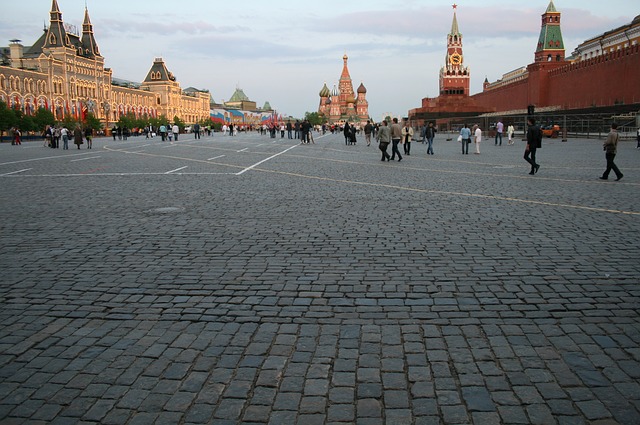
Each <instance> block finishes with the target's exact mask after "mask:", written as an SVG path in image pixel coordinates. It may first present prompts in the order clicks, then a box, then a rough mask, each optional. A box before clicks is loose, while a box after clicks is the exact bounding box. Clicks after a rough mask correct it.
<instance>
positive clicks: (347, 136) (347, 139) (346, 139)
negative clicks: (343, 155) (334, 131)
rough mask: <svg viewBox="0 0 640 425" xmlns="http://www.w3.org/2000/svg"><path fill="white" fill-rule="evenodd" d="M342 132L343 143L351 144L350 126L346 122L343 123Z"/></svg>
mask: <svg viewBox="0 0 640 425" xmlns="http://www.w3.org/2000/svg"><path fill="white" fill-rule="evenodd" d="M342 134H343V135H344V144H345V145H349V144H351V126H350V125H349V123H348V122H346V123H344V127H343V128H342Z"/></svg>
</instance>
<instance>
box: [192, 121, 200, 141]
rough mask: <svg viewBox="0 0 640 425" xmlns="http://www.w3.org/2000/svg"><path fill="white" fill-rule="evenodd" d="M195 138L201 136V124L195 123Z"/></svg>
mask: <svg viewBox="0 0 640 425" xmlns="http://www.w3.org/2000/svg"><path fill="white" fill-rule="evenodd" d="M193 138H194V139H199V138H200V124H198V123H195V124H194V125H193Z"/></svg>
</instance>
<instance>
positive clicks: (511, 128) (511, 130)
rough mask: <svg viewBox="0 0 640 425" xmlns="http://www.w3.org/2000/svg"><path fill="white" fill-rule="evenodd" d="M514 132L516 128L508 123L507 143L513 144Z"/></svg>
mask: <svg viewBox="0 0 640 425" xmlns="http://www.w3.org/2000/svg"><path fill="white" fill-rule="evenodd" d="M515 132H516V129H515V128H514V127H513V124H509V127H507V136H508V137H509V144H510V145H513V144H514V141H513V133H515Z"/></svg>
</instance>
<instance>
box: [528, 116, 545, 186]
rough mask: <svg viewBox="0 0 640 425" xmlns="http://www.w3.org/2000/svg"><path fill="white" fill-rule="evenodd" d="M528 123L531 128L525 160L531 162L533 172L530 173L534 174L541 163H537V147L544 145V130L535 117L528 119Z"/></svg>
mask: <svg viewBox="0 0 640 425" xmlns="http://www.w3.org/2000/svg"><path fill="white" fill-rule="evenodd" d="M527 124H528V125H529V129H528V130H527V147H526V148H525V150H524V160H525V161H527V162H528V163H529V164H531V172H530V173H529V174H531V175H533V174H535V173H537V172H538V170H539V169H540V164H537V163H536V149H538V148H541V147H542V130H540V127H539V126H537V125H536V120H535V118H529V119H527ZM529 156H531V158H529Z"/></svg>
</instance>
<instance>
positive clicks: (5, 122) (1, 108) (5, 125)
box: [0, 101, 18, 136]
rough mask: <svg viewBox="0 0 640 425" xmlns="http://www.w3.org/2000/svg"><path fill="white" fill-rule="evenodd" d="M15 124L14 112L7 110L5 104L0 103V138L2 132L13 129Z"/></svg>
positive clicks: (16, 118) (16, 120)
mask: <svg viewBox="0 0 640 425" xmlns="http://www.w3.org/2000/svg"><path fill="white" fill-rule="evenodd" d="M17 123H18V117H17V116H16V111H14V110H13V109H11V108H9V107H8V106H7V104H6V103H5V102H2V101H0V136H2V132H4V131H6V130H9V129H10V128H11V127H15V126H16V124H17Z"/></svg>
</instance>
